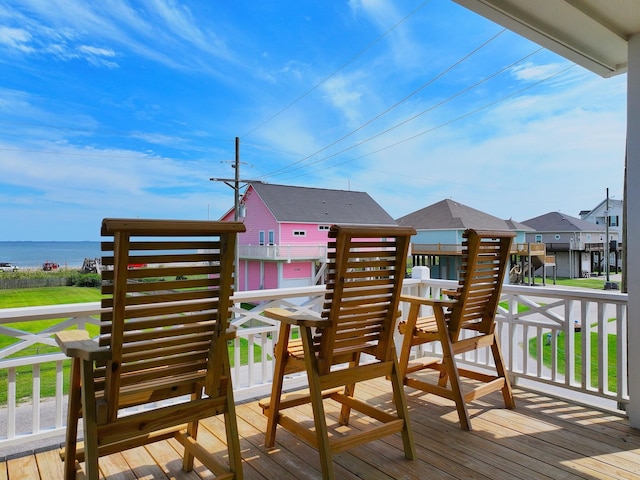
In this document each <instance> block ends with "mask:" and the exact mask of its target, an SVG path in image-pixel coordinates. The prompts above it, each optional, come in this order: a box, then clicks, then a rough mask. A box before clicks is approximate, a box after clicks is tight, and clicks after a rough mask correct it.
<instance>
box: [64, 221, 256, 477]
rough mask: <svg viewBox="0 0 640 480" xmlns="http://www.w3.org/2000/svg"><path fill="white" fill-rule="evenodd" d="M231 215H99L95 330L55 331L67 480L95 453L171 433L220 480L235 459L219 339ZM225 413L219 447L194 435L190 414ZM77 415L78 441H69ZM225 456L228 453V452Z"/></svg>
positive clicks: (231, 249)
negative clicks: (64, 382) (64, 393)
mask: <svg viewBox="0 0 640 480" xmlns="http://www.w3.org/2000/svg"><path fill="white" fill-rule="evenodd" d="M242 231H244V225H243V224H242V223H238V222H208V221H184V220H182V221H181V220H140V219H105V220H103V222H102V235H103V237H105V238H104V239H103V242H102V250H103V257H102V268H103V270H102V293H103V294H104V295H105V297H104V299H103V300H102V307H103V311H102V314H101V326H100V337H99V339H98V341H97V342H96V341H93V340H91V339H90V338H89V334H88V333H87V332H85V331H82V330H68V331H64V332H61V333H59V334H58V335H57V341H58V344H59V345H60V347H61V348H62V350H63V351H64V352H65V353H66V354H67V355H68V356H70V357H71V358H72V365H71V384H70V388H69V415H68V425H67V437H66V443H65V448H64V451H63V458H64V461H65V466H64V470H65V478H66V479H73V478H75V475H76V470H77V467H78V466H77V464H76V462H82V461H84V462H85V473H86V477H87V478H89V479H97V478H98V476H99V466H98V457H101V456H104V455H109V454H112V453H115V452H120V451H123V450H127V449H130V448H133V447H137V446H141V445H145V444H148V443H151V442H155V441H158V440H163V439H167V438H170V437H175V438H176V439H177V440H178V441H179V442H180V443H181V444H182V445H183V447H184V458H183V469H184V470H185V471H189V470H191V469H192V468H193V462H194V456H195V457H196V458H198V459H199V460H200V461H201V462H202V463H203V464H204V465H205V466H206V467H207V468H208V469H209V470H211V472H213V474H214V475H217V476H216V478H218V479H241V478H242V464H241V458H240V444H239V437H238V429H237V426H236V416H235V407H234V401H233V390H232V385H231V376H230V367H229V353H228V349H227V341H228V340H229V339H232V338H233V337H234V335H235V333H234V331H233V330H232V329H230V326H229V317H230V307H231V301H230V296H231V295H232V294H233V278H234V261H235V245H236V237H237V234H238V232H242ZM214 415H224V421H225V425H226V437H227V451H223V452H218V453H215V452H212V453H209V452H207V449H206V448H205V447H203V446H202V445H200V444H199V443H198V441H197V433H198V425H199V420H201V419H203V418H206V417H211V416H214ZM79 417H82V419H83V425H84V442H82V443H80V442H78V439H77V437H78V419H79ZM227 456H228V458H226V457H227Z"/></svg>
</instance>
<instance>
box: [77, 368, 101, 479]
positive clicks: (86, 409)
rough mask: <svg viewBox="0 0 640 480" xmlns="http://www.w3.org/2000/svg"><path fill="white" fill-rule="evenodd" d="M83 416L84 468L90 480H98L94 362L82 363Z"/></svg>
mask: <svg viewBox="0 0 640 480" xmlns="http://www.w3.org/2000/svg"><path fill="white" fill-rule="evenodd" d="M81 365H82V414H83V424H84V468H85V473H86V477H87V479H88V480H98V476H99V470H98V422H97V410H96V399H95V390H94V388H93V362H89V361H84V360H83V361H82V362H81Z"/></svg>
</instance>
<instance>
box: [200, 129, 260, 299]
mask: <svg viewBox="0 0 640 480" xmlns="http://www.w3.org/2000/svg"><path fill="white" fill-rule="evenodd" d="M240 163H241V162H240V137H236V142H235V160H234V163H233V165H232V167H233V168H235V175H234V178H217V177H211V178H210V179H209V180H210V181H211V182H223V183H224V184H225V185H228V186H229V187H231V188H233V219H234V220H235V221H236V222H237V221H238V220H240V189H241V188H243V187H245V186H247V185H248V184H249V183H263V182H261V181H260V180H241V179H240ZM241 182H243V183H244V185H240V183H241ZM239 263H240V244H239V242H237V241H236V260H235V264H236V274H235V276H234V291H236V292H237V291H238V274H237V269H238V265H239Z"/></svg>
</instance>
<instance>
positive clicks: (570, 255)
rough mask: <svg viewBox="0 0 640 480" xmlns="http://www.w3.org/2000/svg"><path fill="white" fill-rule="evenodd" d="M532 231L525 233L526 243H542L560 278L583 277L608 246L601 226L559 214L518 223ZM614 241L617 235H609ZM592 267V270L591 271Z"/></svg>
mask: <svg viewBox="0 0 640 480" xmlns="http://www.w3.org/2000/svg"><path fill="white" fill-rule="evenodd" d="M522 223H523V224H524V225H527V226H528V227H531V228H532V229H533V230H534V231H533V232H527V234H526V237H527V241H528V242H532V243H542V244H544V245H545V246H546V249H547V252H549V253H550V254H553V255H555V258H556V268H557V274H558V276H561V277H568V278H579V277H587V276H590V275H592V274H593V273H594V272H597V266H598V265H599V264H600V260H601V259H602V256H603V254H604V251H605V245H606V246H607V247H608V244H609V242H608V240H607V239H606V232H605V225H598V224H596V223H593V222H589V221H586V220H583V219H580V218H576V217H572V216H570V215H566V214H564V213H560V212H549V213H545V214H544V215H540V216H538V217H535V218H531V219H529V220H525V221H524V222H522ZM610 235H611V239H612V240H615V241H616V242H617V241H618V240H619V239H618V233H617V232H612V233H610ZM594 267H596V268H594Z"/></svg>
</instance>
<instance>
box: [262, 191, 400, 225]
mask: <svg viewBox="0 0 640 480" xmlns="http://www.w3.org/2000/svg"><path fill="white" fill-rule="evenodd" d="M251 187H252V188H253V189H254V190H255V192H256V193H257V194H258V195H259V196H260V198H262V201H263V202H264V203H265V205H266V206H267V208H269V210H270V211H271V213H273V215H274V217H275V218H276V220H278V221H279V222H301V223H321V224H332V223H340V224H348V225H396V221H395V220H394V219H393V217H391V215H389V214H388V213H387V212H386V211H385V210H384V209H383V208H382V207H381V206H380V205H379V204H378V203H377V202H376V201H375V200H373V199H372V198H371V197H370V196H369V194H367V193H365V192H351V191H346V190H331V189H324V188H308V187H294V186H289V185H272V184H268V183H251Z"/></svg>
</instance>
